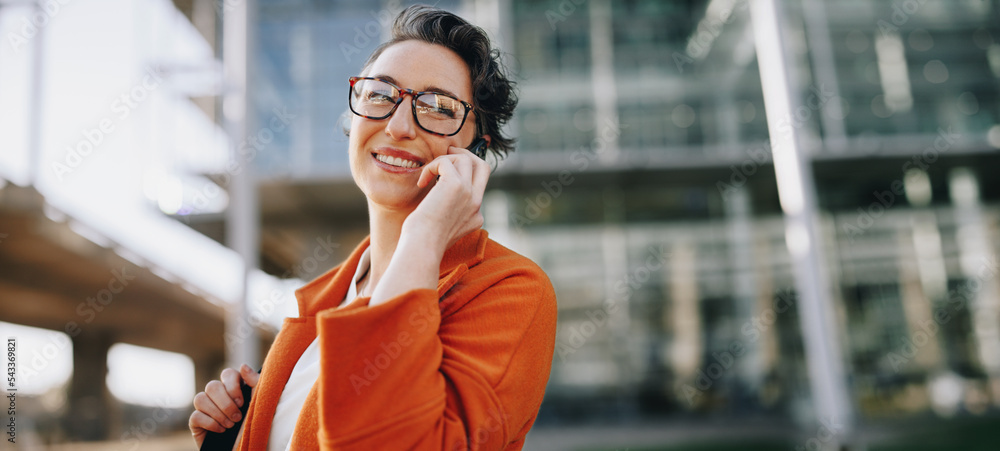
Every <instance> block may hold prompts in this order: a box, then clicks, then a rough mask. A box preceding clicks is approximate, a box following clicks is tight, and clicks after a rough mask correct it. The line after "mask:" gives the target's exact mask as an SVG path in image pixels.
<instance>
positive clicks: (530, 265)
mask: <svg viewBox="0 0 1000 451" xmlns="http://www.w3.org/2000/svg"><path fill="white" fill-rule="evenodd" d="M471 272H476V273H483V274H491V275H492V276H493V277H495V278H499V279H500V280H502V279H506V278H510V277H516V278H520V279H528V280H530V281H532V282H533V283H535V284H537V285H539V287H538V288H548V289H551V288H552V282H551V281H550V280H549V277H548V275H547V274H545V271H544V270H543V269H542V268H541V267H540V266H538V264H537V263H535V262H534V261H532V260H531V259H530V258H528V257H525V256H524V255H521V254H519V253H517V252H514V251H513V250H511V249H509V248H507V247H505V246H503V245H502V244H500V243H497V242H496V241H493V240H492V239H491V240H488V241H487V243H486V249H485V252H484V253H483V260H482V261H481V262H480V263H479V264H478V265H475V266H474V267H472V268H471V269H470V273H471Z"/></svg>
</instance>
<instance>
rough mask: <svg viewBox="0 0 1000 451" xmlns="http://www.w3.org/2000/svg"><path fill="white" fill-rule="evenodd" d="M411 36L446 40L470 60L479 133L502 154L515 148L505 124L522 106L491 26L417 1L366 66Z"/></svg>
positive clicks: (441, 42) (447, 45) (399, 18)
mask: <svg viewBox="0 0 1000 451" xmlns="http://www.w3.org/2000/svg"><path fill="white" fill-rule="evenodd" d="M410 40H417V41H423V42H428V43H431V44H438V45H441V46H443V47H445V48H448V49H450V50H451V51H453V52H455V53H456V54H458V56H459V57H461V58H462V60H463V61H465V64H466V65H468V66H469V78H470V79H471V80H472V92H473V97H474V99H473V100H472V104H473V106H475V111H476V136H477V137H479V136H483V135H490V145H489V149H490V150H492V151H493V152H494V153H496V154H497V156H506V155H507V154H509V153H510V152H513V151H514V142H515V139H514V138H511V137H508V136H504V135H503V133H502V132H501V131H500V128H501V127H503V126H504V124H506V123H507V122H509V121H510V118H511V116H512V115H513V114H514V108H515V107H516V106H517V94H516V93H515V92H514V84H515V83H514V81H513V80H511V79H510V77H509V76H508V75H507V69H506V67H504V65H503V63H502V62H501V61H500V50H499V49H496V48H494V47H493V46H492V45H490V39H489V37H488V36H487V35H486V32H485V31H483V29H482V28H480V27H477V26H475V25H472V24H470V23H469V22H467V21H466V20H465V19H462V18H461V17H458V16H457V15H455V14H452V13H450V12H448V11H445V10H442V9H438V8H434V7H431V6H427V5H413V6H410V7H408V8H406V9H404V10H403V11H402V12H400V13H399V16H397V17H396V20H395V21H394V22H393V24H392V35H391V36H390V38H389V41H388V42H385V43H383V44H382V45H380V46H378V48H376V49H375V51H374V52H372V54H371V56H369V57H368V60H367V61H365V64H364V66H363V68H362V71H361V72H362V73H365V72H367V71H368V69H369V68H370V67H371V65H372V64H373V63H374V62H375V60H376V59H378V57H379V55H381V54H382V52H383V51H385V49H386V48H388V47H389V46H391V45H393V44H397V43H400V42H403V41H410Z"/></svg>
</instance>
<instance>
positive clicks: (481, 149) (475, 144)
mask: <svg viewBox="0 0 1000 451" xmlns="http://www.w3.org/2000/svg"><path fill="white" fill-rule="evenodd" d="M469 152H472V153H474V154H476V156H477V157H479V158H482V159H484V160H485V159H486V140H485V139H483V138H476V139H474V140H472V144H469Z"/></svg>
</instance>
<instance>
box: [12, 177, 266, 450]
mask: <svg viewBox="0 0 1000 451" xmlns="http://www.w3.org/2000/svg"><path fill="white" fill-rule="evenodd" d="M46 208H47V207H46V205H45V200H44V198H43V197H42V196H41V195H40V194H39V193H38V192H37V191H35V190H34V189H32V188H21V187H17V186H14V185H8V186H7V187H5V188H3V189H2V190H0V305H2V306H3V308H2V309H0V321H6V322H10V323H16V324H21V325H26V326H32V327H39V328H44V329H50V330H55V331H60V332H64V333H66V334H67V335H69V336H70V337H71V340H72V343H73V375H72V378H71V381H70V386H69V393H68V404H69V406H68V407H69V408H68V411H67V415H66V416H65V418H66V421H65V422H64V426H65V429H66V432H67V434H68V435H69V436H70V437H72V438H75V439H82V440H99V439H105V438H107V437H108V434H109V433H110V432H111V428H113V427H115V425H113V424H111V421H112V420H111V419H113V418H119V416H118V415H116V414H115V412H116V411H117V409H118V402H117V401H115V400H114V398H113V397H112V395H111V394H110V393H109V392H108V389H107V387H106V384H105V378H106V375H107V353H108V349H109V348H110V347H111V345H113V344H115V343H128V344H133V345H137V346H145V347H150V348H156V349H161V350H165V351H171V352H177V353H181V354H185V355H187V356H189V357H190V358H191V359H192V360H193V361H194V364H195V372H196V374H195V380H196V384H197V385H196V387H197V388H198V389H199V390H200V389H201V388H203V387H204V386H205V384H206V383H207V382H208V381H209V380H211V379H215V378H217V377H218V374H219V371H221V368H222V366H223V362H224V360H225V348H224V342H223V335H224V318H225V311H224V308H223V307H221V306H220V305H221V303H217V302H211V301H210V300H209V299H208V298H207V297H206V296H205V295H204V294H201V293H199V292H198V290H197V289H196V288H194V287H191V286H187V285H186V284H184V283H183V282H182V281H178V280H175V279H174V278H173V277H172V276H171V275H170V274H168V273H166V272H164V271H162V270H160V269H158V268H156V267H152V266H151V265H148V264H147V263H145V262H142V261H132V260H138V259H137V258H135V257H130V258H126V257H125V256H128V255H130V253H129V251H128V250H127V249H124V248H122V247H120V246H118V245H116V244H114V243H113V241H110V240H108V241H107V242H106V243H104V242H102V243H101V244H97V243H95V241H98V242H101V241H103V240H101V239H97V240H93V238H95V237H93V236H91V238H90V239H88V238H87V237H86V236H85V235H88V236H89V235H91V233H90V232H87V231H86V230H85V229H84V227H85V225H83V224H79V223H78V222H76V221H74V220H73V219H72V218H69V217H59V215H58V214H52V213H50V214H49V215H46ZM50 216H54V217H55V219H53V218H52V217H50ZM150 239H155V237H150ZM102 244H103V245H102ZM260 333H261V335H260V336H261V346H260V349H261V350H262V352H266V350H267V349H268V347H269V345H270V342H271V341H272V340H273V336H274V333H273V331H260ZM262 360H263V359H262ZM19 364H20V366H21V368H22V369H28V366H29V365H31V364H32V363H31V361H30V360H29V359H27V358H24V357H23V356H22V358H21V359H20V361H19Z"/></svg>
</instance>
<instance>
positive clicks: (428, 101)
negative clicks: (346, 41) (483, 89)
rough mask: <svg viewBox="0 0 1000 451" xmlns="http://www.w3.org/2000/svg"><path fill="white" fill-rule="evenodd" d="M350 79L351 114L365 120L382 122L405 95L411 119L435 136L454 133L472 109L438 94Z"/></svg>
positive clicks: (371, 79)
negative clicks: (410, 97)
mask: <svg viewBox="0 0 1000 451" xmlns="http://www.w3.org/2000/svg"><path fill="white" fill-rule="evenodd" d="M350 80H351V92H350V95H349V96H348V100H349V103H350V105H351V112H353V113H354V114H357V115H358V116H361V117H364V118H368V119H375V120H382V119H386V118H388V117H389V116H392V113H395V112H396V108H397V107H399V104H400V103H403V94H409V95H411V96H413V102H411V105H412V106H413V119H414V120H416V122H417V125H419V126H420V128H422V129H424V130H426V131H428V132H430V133H434V134H435V135H441V136H452V135H454V134H456V133H458V131H459V130H461V129H462V125H464V124H465V119H466V118H467V117H468V116H469V111H472V108H473V107H472V104H470V103H468V102H464V101H462V100H459V99H456V98H454V97H452V96H450V95H448V94H442V93H440V92H433V91H414V90H412V89H403V88H400V87H399V86H396V85H394V84H392V83H389V82H387V81H383V80H379V79H377V78H372V77H351V78H350Z"/></svg>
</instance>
